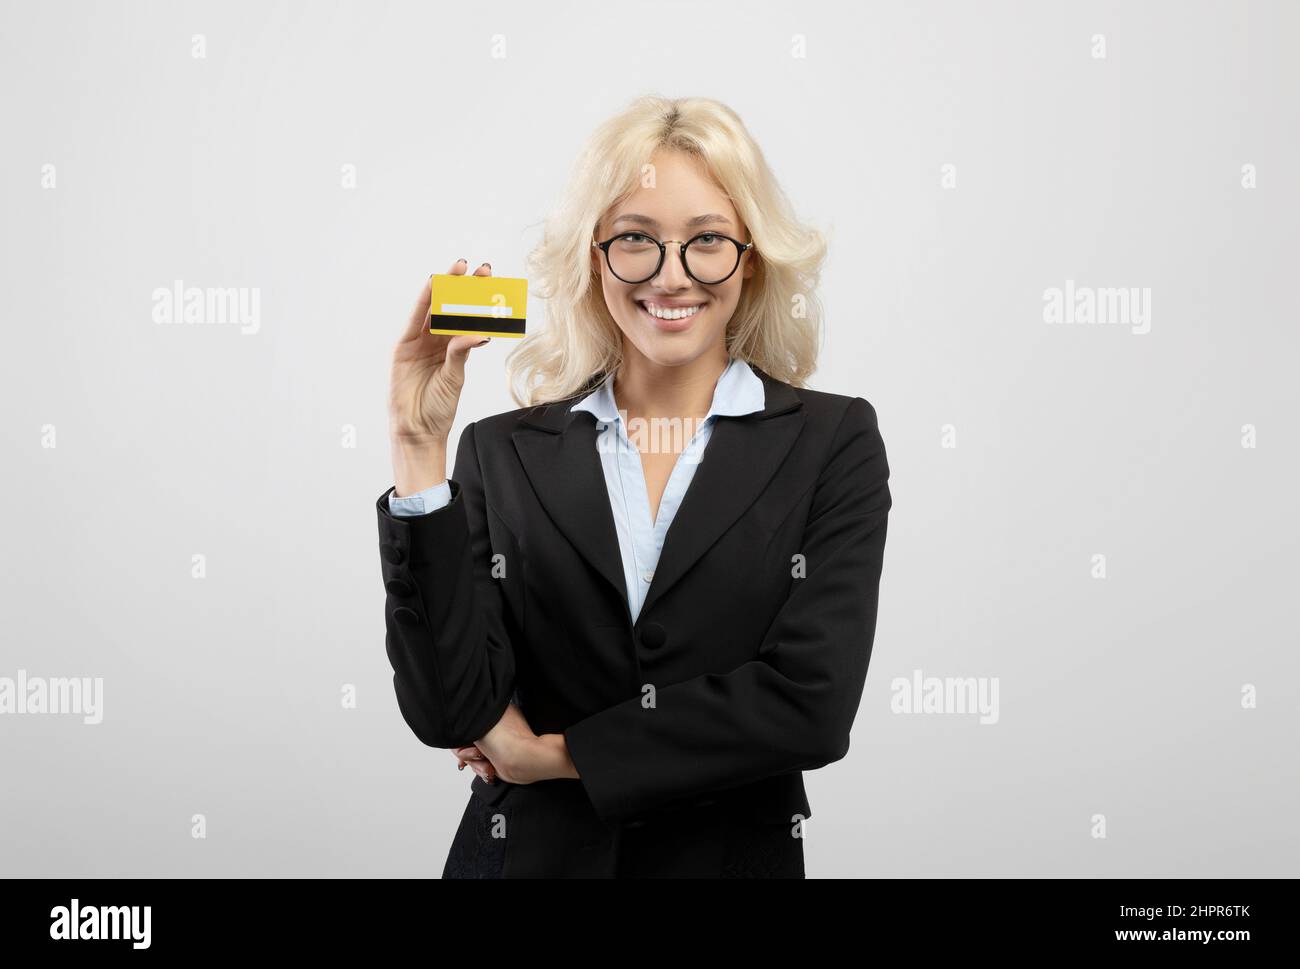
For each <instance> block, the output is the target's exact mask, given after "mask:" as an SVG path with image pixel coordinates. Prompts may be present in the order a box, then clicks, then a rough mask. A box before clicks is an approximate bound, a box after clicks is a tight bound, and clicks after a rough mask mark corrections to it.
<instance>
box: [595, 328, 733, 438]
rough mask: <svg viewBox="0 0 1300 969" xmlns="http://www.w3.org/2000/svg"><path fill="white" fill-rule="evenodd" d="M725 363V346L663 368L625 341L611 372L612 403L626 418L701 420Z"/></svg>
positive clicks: (707, 408) (711, 399)
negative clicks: (614, 371) (618, 362)
mask: <svg viewBox="0 0 1300 969" xmlns="http://www.w3.org/2000/svg"><path fill="white" fill-rule="evenodd" d="M727 362H728V361H727V350H726V347H725V346H719V347H717V348H716V349H715V350H711V351H709V352H708V353H702V354H700V356H699V357H697V358H696V359H694V360H692V361H691V362H690V363H683V364H680V365H679V366H675V367H665V366H661V365H659V364H657V363H655V362H654V361H652V360H649V359H647V358H646V357H645V356H643V355H642V354H641V353H640V351H638V350H637V349H636V348H635V347H633V346H632V345H631V344H626V345H625V348H624V355H623V364H622V366H620V367H619V369H618V373H617V374H615V375H614V402H615V404H616V406H617V407H618V409H619V410H621V411H626V412H627V415H628V416H629V417H641V418H656V417H662V418H672V417H680V418H691V419H694V420H700V419H702V418H703V417H704V415H705V414H707V413H708V412H709V405H710V404H711V403H713V391H714V389H715V388H716V387H717V384H718V378H719V377H721V376H722V372H723V371H724V370H726V369H727Z"/></svg>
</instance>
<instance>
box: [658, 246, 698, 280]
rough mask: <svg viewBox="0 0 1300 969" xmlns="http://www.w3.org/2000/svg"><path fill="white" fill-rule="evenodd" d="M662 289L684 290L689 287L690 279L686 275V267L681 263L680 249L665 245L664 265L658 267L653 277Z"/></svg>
mask: <svg viewBox="0 0 1300 969" xmlns="http://www.w3.org/2000/svg"><path fill="white" fill-rule="evenodd" d="M654 278H655V279H656V280H658V282H659V285H660V286H661V287H663V288H664V289H670V290H677V289H685V288H687V287H689V286H690V285H691V277H690V276H688V275H686V266H685V265H683V263H682V250H681V247H680V246H678V245H676V244H673V245H667V246H666V248H665V251H664V264H663V265H662V266H660V267H659V274H658V275H657V276H655V277H654Z"/></svg>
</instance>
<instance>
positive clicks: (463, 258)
mask: <svg viewBox="0 0 1300 969" xmlns="http://www.w3.org/2000/svg"><path fill="white" fill-rule="evenodd" d="M461 263H465V264H466V265H469V260H468V259H466V258H465V257H464V256H461V257H460V258H459V259H457V260H456V265H458V266H459V265H460V264H461Z"/></svg>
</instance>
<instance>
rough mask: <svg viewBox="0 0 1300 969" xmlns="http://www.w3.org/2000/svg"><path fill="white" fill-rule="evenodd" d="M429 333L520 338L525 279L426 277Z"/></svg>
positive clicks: (525, 308)
mask: <svg viewBox="0 0 1300 969" xmlns="http://www.w3.org/2000/svg"><path fill="white" fill-rule="evenodd" d="M429 292H430V298H429V332H430V333H445V334H447V335H448V336H463V335H469V336H509V337H521V336H523V335H524V319H525V317H526V315H527V314H526V310H527V308H528V280H526V279H510V278H508V277H505V276H471V275H468V274H466V275H464V276H452V275H441V274H435V275H433V276H430V277H429Z"/></svg>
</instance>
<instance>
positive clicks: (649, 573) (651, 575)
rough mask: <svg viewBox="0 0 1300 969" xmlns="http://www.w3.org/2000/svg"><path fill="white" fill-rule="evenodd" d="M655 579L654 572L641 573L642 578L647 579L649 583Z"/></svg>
mask: <svg viewBox="0 0 1300 969" xmlns="http://www.w3.org/2000/svg"><path fill="white" fill-rule="evenodd" d="M654 577H655V574H654V573H653V572H642V573H641V578H643V579H645V580H646V581H647V582H649V581H650V580H651V579H653V578H654Z"/></svg>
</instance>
